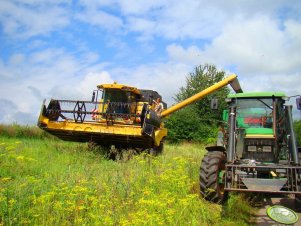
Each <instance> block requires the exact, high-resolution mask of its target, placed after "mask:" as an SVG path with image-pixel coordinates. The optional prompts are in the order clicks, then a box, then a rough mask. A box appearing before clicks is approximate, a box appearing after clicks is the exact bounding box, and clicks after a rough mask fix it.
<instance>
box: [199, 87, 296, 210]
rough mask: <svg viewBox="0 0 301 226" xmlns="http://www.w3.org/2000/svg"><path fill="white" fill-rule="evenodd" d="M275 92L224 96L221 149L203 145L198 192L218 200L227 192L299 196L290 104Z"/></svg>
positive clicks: (281, 94) (294, 138) (282, 95)
mask: <svg viewBox="0 0 301 226" xmlns="http://www.w3.org/2000/svg"><path fill="white" fill-rule="evenodd" d="M286 100H287V97H286V96H285V94H284V93H280V92H262V93H238V94H231V95H229V96H228V98H227V99H226V101H227V102H228V106H229V109H228V110H225V111H224V114H223V120H224V122H225V125H226V128H225V130H224V131H226V132H225V134H224V136H223V137H224V140H223V142H221V143H222V144H223V145H222V146H213V147H207V150H208V153H207V154H206V155H205V157H204V159H203V161H202V165H201V169H200V188H201V194H202V195H203V196H204V197H205V198H206V199H207V200H209V201H212V202H222V201H223V200H225V198H226V196H227V193H228V192H230V191H238V192H258V193H282V194H295V197H296V204H297V207H298V208H299V207H300V203H299V202H298V200H299V197H300V194H301V166H300V162H299V155H298V148H297V141H296V137H295V133H294V129H293V119H292V106H290V105H286V104H285V103H286Z"/></svg>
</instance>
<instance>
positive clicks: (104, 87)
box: [97, 82, 141, 94]
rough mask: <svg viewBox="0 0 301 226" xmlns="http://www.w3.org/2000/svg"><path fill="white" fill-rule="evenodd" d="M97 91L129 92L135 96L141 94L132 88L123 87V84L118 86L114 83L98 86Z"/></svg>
mask: <svg viewBox="0 0 301 226" xmlns="http://www.w3.org/2000/svg"><path fill="white" fill-rule="evenodd" d="M97 88H98V89H119V90H122V91H129V92H132V93H135V94H141V92H140V91H139V90H138V89H137V88H136V87H133V86H128V85H123V84H118V83H116V82H114V83H111V84H100V85H98V86H97Z"/></svg>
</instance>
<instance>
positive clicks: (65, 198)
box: [0, 128, 253, 225]
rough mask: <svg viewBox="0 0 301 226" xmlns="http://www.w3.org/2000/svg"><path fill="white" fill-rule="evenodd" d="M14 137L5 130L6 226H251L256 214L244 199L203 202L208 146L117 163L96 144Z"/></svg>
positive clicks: (2, 217) (169, 148)
mask: <svg viewBox="0 0 301 226" xmlns="http://www.w3.org/2000/svg"><path fill="white" fill-rule="evenodd" d="M37 133H38V134H39V131H38V132H37ZM14 134H15V135H13V134H10V135H8V134H5V133H3V132H2V133H1V128H0V225H248V224H249V219H250V216H251V214H252V213H253V209H252V208H251V207H250V206H249V205H248V203H247V201H246V200H245V199H244V197H242V196H241V195H236V194H233V195H231V196H230V198H229V200H228V201H227V202H226V203H225V204H223V205H217V204H212V203H209V202H207V201H205V200H204V199H203V198H202V197H200V196H199V185H198V180H199V179H198V173H199V167H200V162H201V159H202V157H203V155H204V153H205V148H204V147H203V146H202V145H200V144H190V143H185V144H177V145H176V144H166V145H165V150H164V153H163V154H162V155H160V156H157V157H154V156H150V155H147V154H141V155H135V156H128V158H124V159H121V160H119V161H112V160H108V159H107V158H105V155H104V154H103V153H102V150H101V149H100V148H98V147H92V148H91V147H89V145H88V144H79V143H72V142H64V141H60V140H57V139H54V138H49V137H47V136H46V137H45V136H39V135H37V134H35V133H34V135H32V136H26V135H25V136H24V134H23V135H22V133H21V135H16V133H14Z"/></svg>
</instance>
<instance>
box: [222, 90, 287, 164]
mask: <svg viewBox="0 0 301 226" xmlns="http://www.w3.org/2000/svg"><path fill="white" fill-rule="evenodd" d="M284 97H285V95H284V94H283V93H241V94H233V95H229V97H228V98H227V101H228V103H229V107H230V108H231V107H232V108H235V110H236V123H235V127H236V128H235V131H236V137H237V138H236V145H235V156H234V159H235V160H239V161H240V160H242V159H250V160H255V161H257V162H269V163H273V162H275V161H276V162H278V161H279V160H280V159H281V158H282V159H283V158H287V156H285V155H283V154H282V153H281V151H282V149H281V148H280V145H277V142H278V141H279V140H278V139H279V138H280V137H279V136H278V134H277V133H278V131H277V125H278V124H277V123H276V122H277V120H279V119H280V118H281V117H282V118H283V117H284V106H283V104H284V100H283V98H284ZM228 113H229V111H225V112H224V120H225V121H227V120H228V116H229V115H228ZM280 155H281V156H280ZM278 157H281V158H278Z"/></svg>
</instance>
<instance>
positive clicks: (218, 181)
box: [200, 151, 226, 203]
mask: <svg viewBox="0 0 301 226" xmlns="http://www.w3.org/2000/svg"><path fill="white" fill-rule="evenodd" d="M225 163H226V156H225V154H224V153H222V152H220V151H210V152H208V153H207V154H206V155H205V156H204V158H203V160H202V165H201V168H200V191H201V195H202V196H203V197H204V198H205V199H206V200H208V201H210V202H214V203H221V202H223V201H224V200H225V198H226V193H225V191H224V180H223V178H224V176H223V175H224V170H225Z"/></svg>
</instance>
